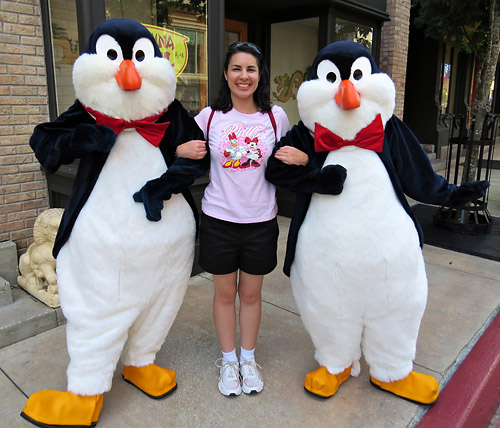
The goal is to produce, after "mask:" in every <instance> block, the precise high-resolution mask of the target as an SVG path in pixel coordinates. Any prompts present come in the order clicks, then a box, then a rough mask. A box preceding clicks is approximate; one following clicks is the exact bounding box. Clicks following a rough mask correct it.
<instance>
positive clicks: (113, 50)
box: [95, 34, 123, 64]
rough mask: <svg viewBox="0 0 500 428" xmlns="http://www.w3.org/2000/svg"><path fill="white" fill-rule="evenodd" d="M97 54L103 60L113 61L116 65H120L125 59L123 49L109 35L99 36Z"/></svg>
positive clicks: (96, 46) (96, 45) (96, 47)
mask: <svg viewBox="0 0 500 428" xmlns="http://www.w3.org/2000/svg"><path fill="white" fill-rule="evenodd" d="M95 53H96V55H98V56H100V57H101V58H106V59H107V60H111V61H113V63H114V64H116V63H118V64H119V63H120V62H121V60H122V59H123V54H122V48H121V47H120V45H119V44H118V42H117V41H116V40H115V39H113V37H111V36H110V35H109V34H103V35H102V36H99V38H98V39H97V41H96V44H95Z"/></svg>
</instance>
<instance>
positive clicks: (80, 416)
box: [21, 390, 103, 428]
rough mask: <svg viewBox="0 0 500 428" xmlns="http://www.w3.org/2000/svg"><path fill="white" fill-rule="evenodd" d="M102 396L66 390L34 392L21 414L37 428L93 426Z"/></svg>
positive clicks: (97, 417)
mask: <svg viewBox="0 0 500 428" xmlns="http://www.w3.org/2000/svg"><path fill="white" fill-rule="evenodd" d="M102 402H103V395H102V394H100V395H90V396H84V395H76V394H73V393H72V392H69V391H50V390H46V391H38V392H35V393H34V394H33V395H32V396H31V397H30V398H28V401H27V402H26V406H25V407H24V410H23V411H22V413H21V416H22V417H23V418H24V419H26V420H27V421H29V422H31V423H32V424H34V425H37V426H39V427H57V428H63V427H67V428H70V427H72V428H75V427H94V426H95V425H96V423H97V420H98V419H99V414H100V413H101V409H102Z"/></svg>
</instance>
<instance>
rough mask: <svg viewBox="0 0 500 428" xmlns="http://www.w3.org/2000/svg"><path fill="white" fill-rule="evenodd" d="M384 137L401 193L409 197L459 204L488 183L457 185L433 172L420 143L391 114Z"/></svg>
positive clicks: (480, 192) (479, 193) (481, 191)
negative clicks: (385, 137)
mask: <svg viewBox="0 0 500 428" xmlns="http://www.w3.org/2000/svg"><path fill="white" fill-rule="evenodd" d="M386 136H387V138H388V140H387V141H386V142H387V145H386V146H387V147H388V148H389V150H390V157H391V158H392V163H393V165H394V168H395V170H396V173H397V177H398V179H399V181H400V183H401V186H402V189H403V192H404V193H405V194H406V195H408V196H409V197H411V198H413V199H415V200H417V201H420V202H423V203H428V204H434V205H445V206H460V205H463V204H465V203H467V202H469V201H472V200H475V199H477V198H480V197H482V196H484V194H485V191H486V189H487V188H488V186H489V182H488V181H474V182H467V183H464V184H462V185H461V186H456V185H455V184H451V183H448V181H446V179H445V178H444V177H442V176H440V175H438V174H436V173H435V172H434V169H433V168H432V165H431V162H430V160H429V157H428V156H427V153H425V151H424V150H423V148H422V146H421V144H420V142H419V141H418V140H417V138H416V137H415V135H414V134H413V132H412V131H411V130H410V129H409V128H408V127H407V126H406V125H405V124H404V123H403V122H402V121H401V120H400V119H398V118H397V117H396V116H392V118H391V119H389V121H388V122H387V125H386ZM384 148H385V147H384ZM381 157H382V158H383V157H384V154H382V156H381Z"/></svg>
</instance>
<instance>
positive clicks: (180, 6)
mask: <svg viewBox="0 0 500 428" xmlns="http://www.w3.org/2000/svg"><path fill="white" fill-rule="evenodd" d="M206 3H207V2H206V0H156V1H154V0H147V1H145V0H106V18H108V19H109V18H131V19H135V20H136V21H139V22H141V23H142V24H144V25H145V26H146V27H148V28H149V30H150V31H151V32H152V33H153V35H154V36H155V38H156V41H157V42H158V45H159V46H160V50H161V51H162V54H163V56H164V57H165V58H168V60H169V61H170V63H171V64H172V65H173V66H174V70H175V72H176V75H177V94H176V97H177V99H178V100H179V101H181V102H182V104H183V106H184V107H185V108H186V109H187V110H188V111H189V112H190V113H191V114H192V115H194V114H197V113H198V112H199V111H200V110H201V109H202V108H203V107H205V106H206V105H207V93H208V89H207V43H206V40H207V37H206V35H207V23H206Z"/></svg>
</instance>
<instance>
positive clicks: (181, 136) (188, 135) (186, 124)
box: [134, 100, 210, 221]
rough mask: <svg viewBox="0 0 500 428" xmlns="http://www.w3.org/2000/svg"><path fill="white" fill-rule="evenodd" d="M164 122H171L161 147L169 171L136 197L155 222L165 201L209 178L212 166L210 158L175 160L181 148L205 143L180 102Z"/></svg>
mask: <svg viewBox="0 0 500 428" xmlns="http://www.w3.org/2000/svg"><path fill="white" fill-rule="evenodd" d="M161 121H162V122H170V125H169V127H168V128H167V131H166V133H165V135H164V137H163V139H162V141H161V143H160V146H159V147H160V150H161V151H162V153H163V156H164V157H165V160H166V163H167V166H168V170H167V171H166V172H165V173H164V174H163V175H162V176H161V177H158V178H156V179H154V180H150V181H148V182H147V183H146V184H145V185H144V186H143V187H142V189H140V190H139V191H138V192H136V193H135V194H134V200H135V201H136V202H142V203H143V204H144V209H145V210H146V217H147V219H148V220H151V221H159V220H160V219H161V210H162V209H163V201H167V200H168V199H170V198H171V196H172V195H173V194H176V193H182V192H184V191H185V190H186V189H187V188H188V187H189V186H190V185H191V184H193V183H194V181H195V180H196V179H197V178H198V177H202V176H203V175H205V174H206V172H207V170H208V166H209V163H210V160H209V157H208V156H205V157H204V158H203V159H201V160H193V159H188V158H176V157H175V150H176V148H177V147H178V146H179V145H181V144H183V143H185V142H187V141H190V140H203V139H204V136H203V132H202V130H201V129H200V128H199V127H198V124H197V123H196V121H195V120H194V119H193V118H191V117H190V116H189V115H188V113H187V111H186V110H185V109H184V107H182V105H181V103H180V102H179V101H177V100H174V101H173V102H172V103H171V104H170V105H169V107H168V110H167V112H166V113H165V115H164V116H162V118H161Z"/></svg>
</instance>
